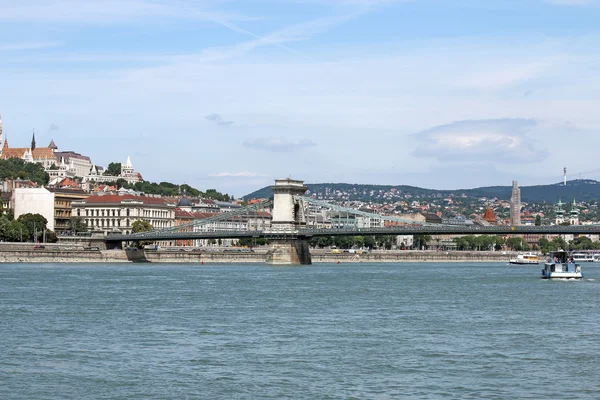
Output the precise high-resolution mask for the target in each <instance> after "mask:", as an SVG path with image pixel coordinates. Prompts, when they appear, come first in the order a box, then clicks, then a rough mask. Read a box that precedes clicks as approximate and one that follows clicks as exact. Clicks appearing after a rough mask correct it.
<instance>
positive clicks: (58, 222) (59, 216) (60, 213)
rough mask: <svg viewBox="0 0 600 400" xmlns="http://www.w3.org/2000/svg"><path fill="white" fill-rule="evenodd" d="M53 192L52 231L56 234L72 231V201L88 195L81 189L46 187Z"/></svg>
mask: <svg viewBox="0 0 600 400" xmlns="http://www.w3.org/2000/svg"><path fill="white" fill-rule="evenodd" d="M48 190H49V191H50V192H52V193H54V231H55V232H56V235H57V236H59V235H67V234H72V233H73V232H72V231H73V220H72V217H73V215H72V203H73V201H81V200H85V199H87V198H88V197H89V194H87V193H86V192H85V191H83V190H81V189H74V188H71V189H59V188H48Z"/></svg>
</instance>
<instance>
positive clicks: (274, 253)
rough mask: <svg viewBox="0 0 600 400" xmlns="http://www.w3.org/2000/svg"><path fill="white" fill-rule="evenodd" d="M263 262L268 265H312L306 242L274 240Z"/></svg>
mask: <svg viewBox="0 0 600 400" xmlns="http://www.w3.org/2000/svg"><path fill="white" fill-rule="evenodd" d="M271 246H272V248H271V250H269V252H268V253H267V258H266V260H265V262H266V263H267V264H270V265H309V264H311V263H312V260H311V257H310V249H309V247H308V240H306V239H276V240H272V241H271Z"/></svg>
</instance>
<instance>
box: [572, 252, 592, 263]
mask: <svg viewBox="0 0 600 400" xmlns="http://www.w3.org/2000/svg"><path fill="white" fill-rule="evenodd" d="M571 257H572V258H573V261H574V262H576V263H577V262H594V254H592V253H573V254H572V255H571Z"/></svg>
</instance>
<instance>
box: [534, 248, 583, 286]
mask: <svg viewBox="0 0 600 400" xmlns="http://www.w3.org/2000/svg"><path fill="white" fill-rule="evenodd" d="M542 278H543V279H581V278H583V271H582V270H581V266H580V265H579V264H577V263H575V262H574V261H573V259H572V258H571V257H569V253H568V252H566V251H564V250H559V251H553V252H551V253H550V257H549V258H548V261H546V262H545V263H544V269H542Z"/></svg>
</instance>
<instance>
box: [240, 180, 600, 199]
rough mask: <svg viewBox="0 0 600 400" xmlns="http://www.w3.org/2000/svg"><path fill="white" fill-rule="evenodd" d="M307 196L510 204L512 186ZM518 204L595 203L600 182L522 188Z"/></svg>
mask: <svg viewBox="0 0 600 400" xmlns="http://www.w3.org/2000/svg"><path fill="white" fill-rule="evenodd" d="M306 186H307V187H308V189H309V192H308V193H307V194H308V195H312V194H314V193H317V194H320V196H319V198H322V199H324V200H335V199H340V200H350V201H352V200H361V201H367V202H368V201H372V202H384V201H394V200H401V199H405V198H411V197H418V198H432V197H435V198H446V197H450V196H463V195H464V196H466V197H473V198H479V197H488V198H494V197H496V198H498V199H503V200H509V199H510V196H511V190H512V187H511V186H487V187H479V188H474V189H457V190H438V189H426V188H420V187H415V186H407V185H371V184H351V183H308V184H306ZM520 189H521V200H522V201H523V202H528V203H540V202H550V203H555V202H558V200H559V199H561V200H562V201H563V202H570V201H573V199H576V200H577V201H589V200H597V199H598V198H600V182H598V181H595V180H590V179H577V180H572V181H568V182H567V185H566V186H564V185H563V183H562V182H558V183H554V184H549V185H535V186H522V187H520ZM271 197H273V191H272V190H271V188H270V186H267V187H264V188H262V189H259V190H257V191H255V192H252V193H250V194H248V195H246V196H244V197H243V199H245V200H250V199H255V198H271Z"/></svg>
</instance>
